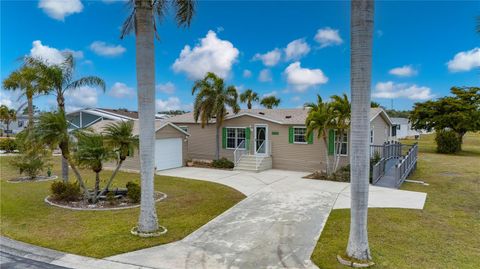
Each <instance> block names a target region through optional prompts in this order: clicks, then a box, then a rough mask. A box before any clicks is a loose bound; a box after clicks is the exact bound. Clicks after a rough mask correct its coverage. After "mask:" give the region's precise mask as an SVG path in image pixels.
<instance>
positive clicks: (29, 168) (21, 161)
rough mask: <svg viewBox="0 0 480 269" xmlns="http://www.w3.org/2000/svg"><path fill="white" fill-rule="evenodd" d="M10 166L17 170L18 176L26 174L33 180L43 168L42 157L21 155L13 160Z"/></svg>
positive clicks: (43, 161)
mask: <svg viewBox="0 0 480 269" xmlns="http://www.w3.org/2000/svg"><path fill="white" fill-rule="evenodd" d="M10 164H11V165H12V166H14V167H16V168H18V169H19V171H20V174H26V175H27V176H28V177H30V178H31V179H35V178H36V177H37V176H38V175H39V174H40V172H42V171H43V169H44V168H45V160H44V159H43V156H29V155H22V156H19V157H17V158H15V159H13V160H12V161H11V162H10Z"/></svg>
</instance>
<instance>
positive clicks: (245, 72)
mask: <svg viewBox="0 0 480 269" xmlns="http://www.w3.org/2000/svg"><path fill="white" fill-rule="evenodd" d="M251 76H252V71H250V70H248V69H245V70H243V77H244V78H249V77H251Z"/></svg>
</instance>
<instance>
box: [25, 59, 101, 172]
mask: <svg viewBox="0 0 480 269" xmlns="http://www.w3.org/2000/svg"><path fill="white" fill-rule="evenodd" d="M25 63H26V65H27V66H29V67H32V68H34V69H35V70H36V72H37V75H38V76H40V77H41V81H42V84H43V86H42V87H48V89H49V91H51V92H53V93H54V94H55V95H56V97H57V105H58V110H59V112H60V113H63V114H65V93H66V92H67V91H73V90H76V89H78V88H80V87H83V86H92V87H99V88H100V89H102V90H103V91H105V82H104V81H103V79H101V78H100V77H97V76H86V77H81V78H79V79H77V80H74V71H75V61H74V58H73V55H72V54H71V53H68V54H66V55H65V60H64V61H63V63H61V64H60V65H51V64H49V63H48V62H45V61H44V60H43V59H40V58H34V57H30V56H27V57H25ZM67 130H68V129H65V131H67ZM62 137H68V135H67V134H63V135H62ZM63 143H64V144H66V146H65V148H68V143H69V140H65V141H64V142H63ZM62 155H64V154H63V152H62ZM67 160H68V158H65V156H64V158H63V159H62V178H63V180H65V181H68V162H67ZM75 174H77V173H75Z"/></svg>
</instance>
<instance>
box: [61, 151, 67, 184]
mask: <svg viewBox="0 0 480 269" xmlns="http://www.w3.org/2000/svg"><path fill="white" fill-rule="evenodd" d="M62 179H63V182H65V183H67V182H68V161H67V159H65V157H62Z"/></svg>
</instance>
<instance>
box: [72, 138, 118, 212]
mask: <svg viewBox="0 0 480 269" xmlns="http://www.w3.org/2000/svg"><path fill="white" fill-rule="evenodd" d="M75 137H76V138H77V147H76V151H75V153H74V155H73V156H74V158H75V161H76V162H77V163H78V165H79V166H80V167H83V168H88V169H91V170H92V171H93V172H95V187H94V189H93V194H92V195H91V201H92V203H96V202H97V201H98V196H99V192H100V172H101V171H102V169H103V162H106V161H109V160H113V159H115V157H116V155H115V152H114V151H113V150H112V149H111V148H109V147H107V146H106V145H105V143H104V138H103V135H102V134H96V133H89V132H77V133H76V134H75Z"/></svg>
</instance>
